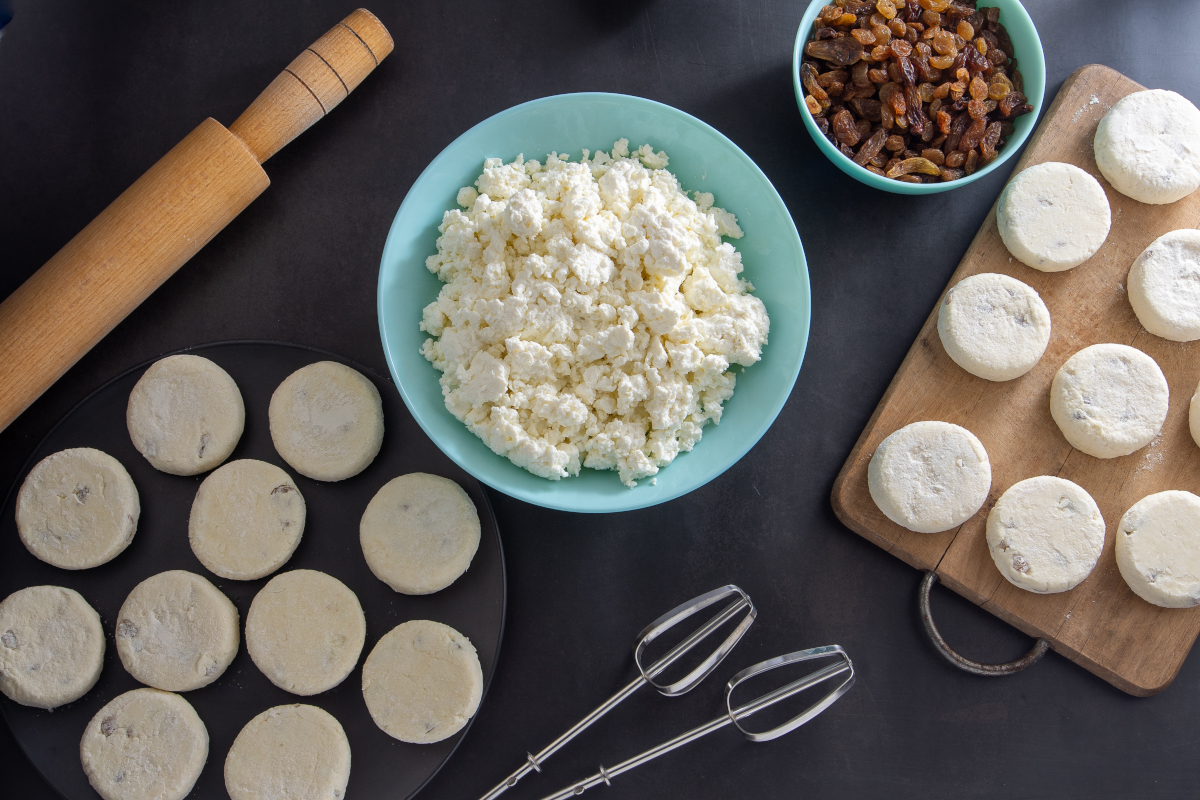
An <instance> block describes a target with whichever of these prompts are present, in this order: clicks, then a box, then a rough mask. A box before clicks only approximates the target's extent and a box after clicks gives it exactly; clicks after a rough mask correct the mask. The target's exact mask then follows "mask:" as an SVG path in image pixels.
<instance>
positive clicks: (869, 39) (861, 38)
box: [850, 28, 875, 44]
mask: <svg viewBox="0 0 1200 800" xmlns="http://www.w3.org/2000/svg"><path fill="white" fill-rule="evenodd" d="M850 35H851V36H853V37H854V38H855V39H857V40H858V43H859V44H875V34H873V33H871V32H870V31H864V30H863V29H862V28H855V29H854V30H852V31H850Z"/></svg>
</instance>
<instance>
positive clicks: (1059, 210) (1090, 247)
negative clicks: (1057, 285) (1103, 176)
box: [996, 161, 1112, 272]
mask: <svg viewBox="0 0 1200 800" xmlns="http://www.w3.org/2000/svg"><path fill="white" fill-rule="evenodd" d="M1111 223H1112V215H1111V212H1110V211H1109V208H1108V198H1107V197H1106V196H1105V195H1104V189H1102V188H1101V187H1100V183H1099V181H1097V180H1096V179H1095V178H1093V177H1092V176H1091V175H1088V174H1087V173H1086V172H1084V171H1083V170H1081V169H1080V168H1079V167H1076V166H1074V165H1072V164H1062V163H1059V162H1057V161H1048V162H1046V163H1044V164H1037V165H1035V166H1032V167H1028V168H1027V169H1024V170H1021V172H1020V173H1019V174H1018V175H1017V176H1016V177H1014V178H1013V179H1012V180H1011V181H1009V182H1008V186H1006V187H1004V192H1003V193H1002V194H1001V195H1000V203H999V205H997V206H996V226H997V227H998V228H999V229H1000V238H1001V239H1003V240H1004V246H1005V247H1007V248H1008V251H1009V252H1010V253H1012V254H1013V255H1014V256H1016V257H1017V260H1019V261H1021V262H1022V263H1024V264H1027V265H1029V266H1031V267H1033V268H1034V269H1038V270H1041V271H1042V272H1061V271H1063V270H1065V269H1070V268H1071V267H1077V266H1079V265H1080V264H1082V263H1083V262H1085V261H1087V260H1088V259H1089V258H1091V257H1092V255H1093V254H1094V253H1095V252H1096V251H1097V250H1099V249H1100V245H1102V244H1104V240H1105V239H1106V238H1107V237H1108V228H1109V225H1110V224H1111Z"/></svg>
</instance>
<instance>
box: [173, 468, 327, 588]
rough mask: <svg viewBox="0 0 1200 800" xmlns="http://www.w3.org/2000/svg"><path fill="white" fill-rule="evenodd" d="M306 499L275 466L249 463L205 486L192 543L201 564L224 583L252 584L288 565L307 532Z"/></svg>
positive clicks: (192, 524)
mask: <svg viewBox="0 0 1200 800" xmlns="http://www.w3.org/2000/svg"><path fill="white" fill-rule="evenodd" d="M304 518H305V506H304V497H303V496H302V495H301V494H300V490H299V489H297V488H296V484H295V483H294V482H293V481H292V479H291V478H289V477H288V474H287V473H286V472H284V471H283V470H281V469H280V468H279V467H277V466H275V465H274V464H268V463H267V462H265V461H255V460H253V459H249V458H245V459H242V460H240V461H234V462H231V463H229V464H226V465H225V466H223V467H221V468H220V469H219V470H217V471H216V472H214V473H213V474H212V475H209V476H208V477H207V478H205V479H204V483H202V484H200V490H199V491H197V492H196V499H195V501H194V502H193V503H192V514H191V517H190V518H189V519H188V539H189V540H190V542H191V544H192V552H193V553H195V554H196V558H198V559H200V563H201V564H203V565H204V566H205V567H207V568H208V569H210V570H212V571H213V572H214V573H216V574H217V575H220V576H221V577H222V578H229V579H231V580H238V581H248V580H253V579H255V578H261V577H263V576H264V575H270V574H271V573H272V572H274V571H275V570H277V569H279V568H280V567H282V566H283V564H284V562H286V561H287V560H288V559H289V558H291V557H292V553H294V552H295V551H296V546H297V545H299V544H300V536H301V535H302V534H303V533H304Z"/></svg>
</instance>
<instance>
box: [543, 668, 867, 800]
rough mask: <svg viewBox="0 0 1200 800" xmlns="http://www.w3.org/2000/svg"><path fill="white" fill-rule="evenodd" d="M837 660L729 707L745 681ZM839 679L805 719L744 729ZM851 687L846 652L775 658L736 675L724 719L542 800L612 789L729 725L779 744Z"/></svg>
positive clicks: (759, 739) (752, 738)
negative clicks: (650, 764) (752, 719)
mask: <svg viewBox="0 0 1200 800" xmlns="http://www.w3.org/2000/svg"><path fill="white" fill-rule="evenodd" d="M834 656H836V657H837V661H835V662H834V663H832V664H829V665H828V666H825V667H822V668H821V669H819V670H817V671H816V672H813V673H810V674H809V675H805V676H804V677H803V678H800V679H798V680H794V681H792V682H791V683H789V684H787V685H786V686H781V687H779V688H778V689H775V690H774V691H771V692H768V693H767V694H764V695H762V696H761V697H759V698H756V699H754V700H751V701H750V702H749V703H745V704H743V705H740V706H738V707H737V708H733V707H732V705H730V695H731V694H732V693H733V690H734V689H735V688H737V686H738V684H740V683H742V681H744V680H746V679H747V678H750V677H753V676H755V675H759V674H761V673H763V672H767V671H769V670H772V669H775V668H776V667H782V666H784V665H785V664H793V663H796V662H798V661H809V660H812V659H814V658H827V657H834ZM840 675H845V676H846V677H845V678H843V679H842V680H841V682H840V683H838V685H837V686H835V687H834V688H833V689H832V690H831V691H829V692H827V693H826V694H825V695H824V696H823V697H822V698H821V699H820V700H818V701H817V702H816V703H814V704H813V705H811V706H809V707H808V708H806V709H805V710H804V711H803V712H802V713H801V714H799V715H798V716H795V717H793V718H791V719H790V720H788V721H787V722H785V723H783V724H782V725H779V726H777V727H774V728H772V729H771V730H769V731H767V732H765V733H751V732H749V731H747V730H746V729H745V728H743V727H742V725H741V722H742V720H744V719H746V718H747V717H749V716H751V715H752V714H757V713H758V712H759V711H762V710H764V709H767V708H770V707H771V706H773V705H775V704H776V703H780V702H782V701H784V700H786V699H788V698H789V697H792V696H794V695H796V694H799V693H800V692H803V691H804V690H805V689H811V688H812V687H814V686H816V685H818V684H820V683H824V682H825V681H828V680H831V679H833V678H836V677H838V676H840ZM853 684H854V664H853V663H851V661H850V657H849V656H848V655H846V651H845V650H843V649H842V648H841V647H839V646H838V645H828V646H826V647H814V648H812V649H811V650H800V651H799V652H796V653H789V654H787V655H784V656H779V657H778V658H772V659H770V660H768V661H763V662H760V663H758V664H755V665H754V666H752V667H747V668H746V669H744V670H742V671H741V672H739V673H738V674H737V675H734V676H733V677H732V678H731V679H730V680H729V683H728V684H726V686H725V710H726V713H724V714H722V715H721V716H719V717H717V718H716V719H713V720H710V721H709V722H706V723H705V724H703V725H701V726H700V727H698V728H693V729H692V730H690V731H688V732H687V733H684V734H681V735H679V736H676V737H675V738H674V739H672V740H670V741H669V742H663V743H662V744H660V745H658V746H657V747H653V748H651V749H649V750H647V751H646V752H644V753H639V754H638V755H636V756H634V757H633V758H630V759H626V760H625V761H622V762H621V763H620V764H617V765H616V766H615V767H603V766H602V767H600V771H599V772H597V773H596V774H595V775H592V776H591V777H589V778H586V779H584V780H582V781H579V782H578V783H574V784H572V785H571V786H568V787H566V788H564V789H561V790H559V791H558V792H556V793H554V794H552V795H548V796H547V797H545V798H543V800H567V798H570V797H574V796H575V795H578V794H583V793H584V792H586V791H587V790H588V789H591V788H592V787H594V786H599V785H600V784H601V783H603V784H606V785H608V786H611V785H612V779H613V778H615V777H617V776H618V775H621V774H623V773H626V772H629V770H631V769H633V768H634V767H638V766H641V765H642V764H645V763H646V762H647V761H652V760H654V759H655V758H658V757H659V756H661V755H664V754H666V753H669V752H671V751H672V750H675V749H677V748H679V747H682V746H683V745H685V744H687V743H688V742H693V741H695V740H696V739H699V738H700V737H702V736H706V735H708V734H710V733H712V732H713V731H715V730H719V729H720V728H724V727H725V726H726V725H729V724H731V723H732V724H733V725H734V726H736V727H737V729H738V730H739V731H741V733H742V735H743V736H745V737H746V738H747V739H749V740H750V741H752V742H766V741H770V740H771V739H777V738H779V737H780V736H783V735H784V734H786V733H790V732H792V731H794V730H796V728H799V727H800V726H801V725H803V724H804V723H806V722H808V721H809V720H811V719H812V718H813V717H815V716H817V715H818V714H820V713H821V712H822V711H824V710H825V709H827V708H829V707H830V706H831V705H833V704H834V702H836V701H837V699H838V698H839V697H841V696H842V695H844V694H845V693H846V692H847V691H849V689H850V687H851V686H852V685H853Z"/></svg>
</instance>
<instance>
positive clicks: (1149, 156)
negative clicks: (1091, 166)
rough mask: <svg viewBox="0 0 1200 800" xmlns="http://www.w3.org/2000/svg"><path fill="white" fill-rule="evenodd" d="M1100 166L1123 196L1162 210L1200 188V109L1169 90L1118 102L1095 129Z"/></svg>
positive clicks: (1138, 95)
mask: <svg viewBox="0 0 1200 800" xmlns="http://www.w3.org/2000/svg"><path fill="white" fill-rule="evenodd" d="M1094 145H1095V151H1096V166H1097V167H1099V168H1100V173H1101V174H1102V175H1103V176H1104V177H1105V178H1107V179H1108V182H1109V183H1111V184H1112V186H1113V188H1114V189H1116V190H1117V191H1118V192H1120V193H1121V194H1123V195H1126V196H1128V197H1132V198H1133V199H1134V200H1137V201H1139V202H1142V203H1151V204H1154V205H1161V204H1163V203H1174V202H1175V201H1176V200H1182V199H1183V198H1185V197H1187V196H1188V195H1189V194H1191V193H1192V192H1194V191H1195V190H1196V187H1198V186H1200V110H1197V109H1196V107H1195V106H1194V105H1192V104H1191V102H1189V101H1188V99H1187V98H1186V97H1183V96H1182V95H1178V94H1176V93H1175V92H1170V91H1166V90H1164V89H1147V90H1146V91H1142V92H1134V93H1133V94H1130V95H1126V96H1125V97H1123V98H1121V99H1120V100H1118V101H1117V103H1116V105H1114V106H1113V107H1112V110H1111V111H1109V112H1108V113H1107V114H1105V115H1104V119H1102V120H1100V124H1099V126H1097V128H1096V139H1095V142H1094Z"/></svg>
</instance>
